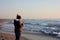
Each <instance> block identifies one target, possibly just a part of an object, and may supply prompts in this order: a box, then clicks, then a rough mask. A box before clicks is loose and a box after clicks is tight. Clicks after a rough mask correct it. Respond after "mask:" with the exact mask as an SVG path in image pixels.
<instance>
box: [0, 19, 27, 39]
mask: <svg viewBox="0 0 60 40" xmlns="http://www.w3.org/2000/svg"><path fill="white" fill-rule="evenodd" d="M6 21H9V19H0V23H3V22H6ZM1 29H2V27H1V25H0V30H1ZM0 40H15V35H14V34H11V33H6V32H5V33H4V32H3V33H2V32H0ZM21 40H28V39H27V38H25V37H22V36H21Z"/></svg>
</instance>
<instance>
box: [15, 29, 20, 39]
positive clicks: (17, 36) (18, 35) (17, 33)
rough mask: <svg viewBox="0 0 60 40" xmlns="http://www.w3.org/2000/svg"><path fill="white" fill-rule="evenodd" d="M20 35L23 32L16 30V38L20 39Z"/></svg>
mask: <svg viewBox="0 0 60 40" xmlns="http://www.w3.org/2000/svg"><path fill="white" fill-rule="evenodd" d="M20 36H21V32H19V31H17V30H15V37H16V39H15V40H20Z"/></svg>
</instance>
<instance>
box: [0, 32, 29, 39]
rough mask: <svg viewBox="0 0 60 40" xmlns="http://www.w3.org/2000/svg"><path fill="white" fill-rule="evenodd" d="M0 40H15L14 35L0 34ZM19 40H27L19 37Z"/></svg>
mask: <svg viewBox="0 0 60 40" xmlns="http://www.w3.org/2000/svg"><path fill="white" fill-rule="evenodd" d="M0 40H15V35H14V34H7V33H0ZM21 40H28V39H26V38H25V37H21Z"/></svg>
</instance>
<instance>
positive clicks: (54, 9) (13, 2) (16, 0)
mask: <svg viewBox="0 0 60 40" xmlns="http://www.w3.org/2000/svg"><path fill="white" fill-rule="evenodd" d="M17 14H19V15H21V16H22V19H45V18H60V0H0V18H2V19H4V18H6V19H14V18H15V17H16V15H17Z"/></svg>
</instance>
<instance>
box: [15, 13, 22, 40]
mask: <svg viewBox="0 0 60 40" xmlns="http://www.w3.org/2000/svg"><path fill="white" fill-rule="evenodd" d="M20 20H21V16H20V15H18V14H17V17H16V19H14V26H15V30H14V32H15V36H16V39H15V40H19V39H20V36H21V32H22V27H23V23H21V21H20Z"/></svg>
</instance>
